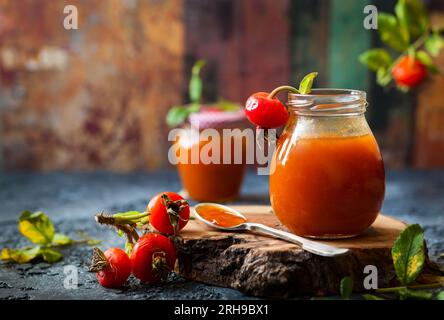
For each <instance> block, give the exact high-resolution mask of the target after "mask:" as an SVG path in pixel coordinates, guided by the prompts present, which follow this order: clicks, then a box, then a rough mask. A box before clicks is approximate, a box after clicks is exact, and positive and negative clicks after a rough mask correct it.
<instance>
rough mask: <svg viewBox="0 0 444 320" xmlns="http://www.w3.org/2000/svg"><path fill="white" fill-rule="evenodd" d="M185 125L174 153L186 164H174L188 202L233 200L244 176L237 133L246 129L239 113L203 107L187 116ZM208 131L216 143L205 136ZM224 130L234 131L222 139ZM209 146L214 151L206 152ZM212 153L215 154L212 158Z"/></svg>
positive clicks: (240, 138) (242, 147) (243, 150)
mask: <svg viewBox="0 0 444 320" xmlns="http://www.w3.org/2000/svg"><path fill="white" fill-rule="evenodd" d="M189 123H190V125H189V126H188V127H187V128H185V129H184V130H186V134H185V135H182V136H180V137H179V139H178V140H177V141H176V143H177V144H178V148H177V149H178V152H180V153H181V154H182V155H183V154H185V158H186V160H187V161H179V163H178V164H177V169H178V172H179V176H180V180H181V182H182V186H183V188H184V191H185V192H186V193H187V195H188V196H189V197H190V198H191V199H193V200H195V201H202V202H203V201H205V202H207V201H208V202H225V201H229V200H233V199H235V198H237V197H238V196H239V193H240V189H241V185H242V181H243V177H244V172H245V161H244V160H245V154H246V145H247V142H246V141H245V139H243V136H242V132H241V129H243V128H244V127H246V119H245V114H244V112H243V110H242V109H240V110H237V111H221V110H220V109H217V108H211V107H207V108H204V109H203V110H202V111H200V112H199V113H194V114H191V115H190V118H189ZM208 129H210V130H211V132H210V133H212V134H215V133H217V135H218V136H219V138H218V139H217V141H212V138H209V136H208V135H207V134H205V131H207V132H208ZM224 129H227V130H232V129H238V130H234V131H230V134H229V135H226V136H224ZM210 143H213V146H217V147H216V148H213V149H214V150H210V148H209V144H210ZM224 144H225V148H224ZM227 146H229V147H228V148H227ZM216 150H217V151H218V153H219V154H218V155H217V156H215V157H213V151H216ZM240 152H241V154H239V153H240ZM193 154H194V155H199V159H196V160H197V161H194V162H193ZM205 158H211V159H205Z"/></svg>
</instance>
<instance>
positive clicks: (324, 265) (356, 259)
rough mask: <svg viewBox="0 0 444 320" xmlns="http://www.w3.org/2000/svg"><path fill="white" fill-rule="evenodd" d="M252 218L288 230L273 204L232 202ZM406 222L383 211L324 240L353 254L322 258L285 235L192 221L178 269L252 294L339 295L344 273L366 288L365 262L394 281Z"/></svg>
mask: <svg viewBox="0 0 444 320" xmlns="http://www.w3.org/2000/svg"><path fill="white" fill-rule="evenodd" d="M234 208H236V209H237V210H239V211H240V212H242V213H243V214H245V216H246V217H247V218H248V220H249V221H251V222H260V223H263V224H266V225H268V226H271V227H274V228H279V229H283V230H285V228H284V227H283V226H282V225H281V224H280V223H279V221H278V220H277V218H276V217H275V215H274V214H273V213H272V212H271V209H270V207H269V206H237V207H234ZM405 226H406V224H405V223H403V222H401V221H399V220H396V219H394V218H391V217H387V216H384V215H379V217H378V219H377V220H376V221H375V223H374V224H373V225H372V227H370V228H369V229H368V230H367V231H366V232H365V233H364V234H362V235H361V236H358V237H355V238H352V239H341V240H331V241H324V242H325V243H328V244H331V245H335V246H338V247H343V248H350V249H351V253H350V254H347V255H344V256H338V257H332V258H329V257H320V256H317V255H314V254H312V253H309V252H306V251H304V250H302V249H301V248H300V247H299V246H297V245H295V244H291V243H288V242H285V241H282V240H278V239H274V238H271V237H266V236H259V235H255V234H251V233H247V232H245V233H232V232H223V231H217V230H214V229H210V228H209V227H207V226H205V225H204V224H202V223H201V222H199V221H198V220H191V221H190V222H189V224H188V225H187V227H186V228H185V229H184V230H183V232H182V233H181V236H182V239H181V241H180V242H179V244H178V258H179V260H178V261H179V263H178V267H177V268H178V270H177V271H178V272H179V274H181V275H182V276H183V277H185V278H187V279H190V280H194V281H200V282H204V283H208V284H213V285H218V286H223V287H230V288H234V289H237V290H240V291H242V292H245V293H247V294H250V295H254V296H261V297H279V298H289V297H294V296H300V295H323V294H337V293H338V292H339V284H340V281H341V279H342V278H343V277H345V276H351V277H353V279H354V291H355V292H360V291H363V290H364V288H363V279H364V277H365V276H366V274H364V272H363V271H364V267H365V266H366V265H374V266H376V267H377V269H378V285H379V287H385V286H389V285H393V282H394V280H395V274H394V270H393V265H392V259H391V252H390V250H391V247H392V245H393V242H394V240H395V239H396V237H397V236H398V234H399V233H400V231H401V230H403V229H404V228H405Z"/></svg>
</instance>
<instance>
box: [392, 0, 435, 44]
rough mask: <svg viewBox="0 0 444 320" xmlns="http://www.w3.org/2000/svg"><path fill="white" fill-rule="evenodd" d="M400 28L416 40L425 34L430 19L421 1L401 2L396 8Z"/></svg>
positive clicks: (405, 0) (400, 0)
mask: <svg viewBox="0 0 444 320" xmlns="http://www.w3.org/2000/svg"><path fill="white" fill-rule="evenodd" d="M395 13H396V16H397V17H398V21H399V24H400V27H401V28H403V29H404V30H406V31H407V32H408V33H409V35H410V37H411V39H412V40H414V39H416V38H418V37H419V36H421V35H422V34H424V33H425V32H426V31H427V29H428V26H429V17H428V15H427V11H426V8H425V6H424V4H423V3H422V2H421V1H419V0H399V1H398V3H397V4H396V6H395Z"/></svg>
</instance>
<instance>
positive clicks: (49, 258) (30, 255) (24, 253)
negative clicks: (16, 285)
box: [1, 246, 63, 264]
mask: <svg viewBox="0 0 444 320" xmlns="http://www.w3.org/2000/svg"><path fill="white" fill-rule="evenodd" d="M37 258H42V259H43V260H44V261H46V262H48V263H54V262H57V261H59V260H61V259H62V258H63V256H62V254H61V253H60V252H58V251H56V250H54V249H51V248H48V247H42V246H35V247H32V248H22V249H7V248H5V249H3V250H2V253H1V259H2V260H3V261H5V262H15V263H19V264H21V263H28V262H32V261H34V260H36V259H37Z"/></svg>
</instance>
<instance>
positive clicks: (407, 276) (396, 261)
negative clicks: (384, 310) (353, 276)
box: [341, 224, 444, 300]
mask: <svg viewBox="0 0 444 320" xmlns="http://www.w3.org/2000/svg"><path fill="white" fill-rule="evenodd" d="M425 250H426V249H425V241H424V231H423V230H422V228H421V226H420V225H418V224H412V225H409V226H408V227H407V228H405V229H404V230H403V231H402V232H401V233H400V234H399V236H398V238H397V239H396V240H395V242H394V244H393V247H392V250H391V254H392V260H393V266H394V269H395V273H396V276H397V278H398V280H399V282H400V283H401V285H402V286H399V287H392V288H381V289H377V290H376V293H378V294H387V293H391V294H393V293H394V294H396V295H397V296H398V297H399V299H401V300H407V299H423V300H431V299H433V298H434V297H435V299H437V300H441V299H444V291H441V292H439V293H438V294H436V295H435V294H434V293H433V292H431V291H428V290H426V289H436V288H440V287H442V283H441V282H436V283H430V284H419V285H412V284H413V283H414V282H415V281H416V279H417V278H418V277H419V276H420V274H421V272H422V270H423V268H424V264H425V259H426V255H425ZM348 282H349V281H348V280H347V278H343V279H342V281H341V296H344V295H345V293H343V292H346V293H348V290H347V289H343V287H344V288H349V287H350V285H349V284H347V283H348ZM363 297H364V299H366V300H384V299H383V298H381V297H380V296H378V295H372V294H364V295H363Z"/></svg>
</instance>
